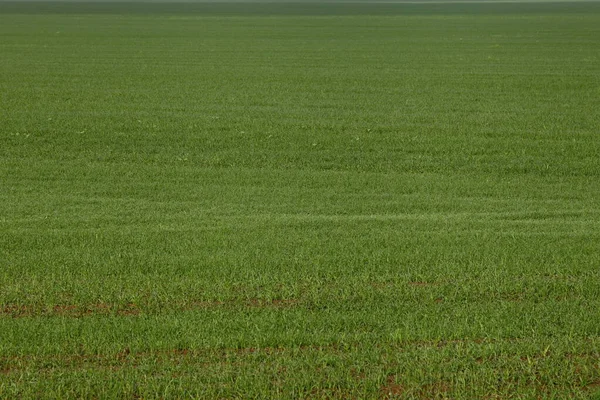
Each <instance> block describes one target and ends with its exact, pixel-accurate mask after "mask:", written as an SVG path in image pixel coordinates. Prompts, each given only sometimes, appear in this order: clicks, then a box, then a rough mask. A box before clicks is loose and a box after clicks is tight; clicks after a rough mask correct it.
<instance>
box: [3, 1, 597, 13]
mask: <svg viewBox="0 0 600 400" xmlns="http://www.w3.org/2000/svg"><path fill="white" fill-rule="evenodd" d="M590 12H592V13H595V12H600V1H589V0H583V1H552V0H550V1H527V2H516V1H511V0H508V1H507V0H482V1H469V0H466V1H465V0H461V1H452V0H446V1H444V0H441V1H440V0H424V1H398V2H394V1H364V2H361V1H325V2H316V1H304V2H300V1H282V2H278V1H258V2H254V1H187V2H185V1H181V2H180V1H178V2H161V1H127V2H117V1H77V0H75V1H73V0H65V1H35V0H34V1H3V0H0V14H198V15H233V16H235V15H445V14H448V15H460V14H475V15H477V14H565V13H567V14H577V13H590Z"/></svg>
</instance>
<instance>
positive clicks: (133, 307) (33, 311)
mask: <svg viewBox="0 0 600 400" xmlns="http://www.w3.org/2000/svg"><path fill="white" fill-rule="evenodd" d="M299 303H300V302H299V300H298V299H271V300H265V299H257V298H250V299H246V300H243V301H239V300H227V301H220V300H213V301H194V302H188V303H183V302H182V303H179V304H172V308H171V310H172V311H179V312H182V311H193V310H202V309H210V308H215V307H223V308H234V309H235V308H291V307H295V306H297V305H298V304H299ZM147 313H150V312H149V310H148V309H147V308H146V307H143V306H140V305H137V304H135V303H126V304H110V303H93V304H81V305H77V304H57V305H53V306H44V305H32V304H29V305H25V304H6V305H4V306H2V307H1V308H0V318H2V317H4V318H35V317H70V318H83V317H90V316H95V315H107V316H108V315H112V316H114V315H116V316H123V317H135V316H138V315H140V314H147Z"/></svg>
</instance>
